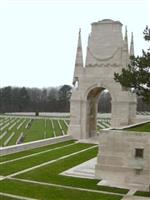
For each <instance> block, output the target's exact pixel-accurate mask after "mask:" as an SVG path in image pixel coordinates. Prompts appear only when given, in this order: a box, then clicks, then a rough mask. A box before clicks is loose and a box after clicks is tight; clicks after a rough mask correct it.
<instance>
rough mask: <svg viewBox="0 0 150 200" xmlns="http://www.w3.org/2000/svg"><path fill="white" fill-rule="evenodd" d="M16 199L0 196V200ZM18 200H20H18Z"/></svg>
mask: <svg viewBox="0 0 150 200" xmlns="http://www.w3.org/2000/svg"><path fill="white" fill-rule="evenodd" d="M15 199H16V198H12V197H6V196H3V195H0V200H15ZM17 200H18V199H17Z"/></svg>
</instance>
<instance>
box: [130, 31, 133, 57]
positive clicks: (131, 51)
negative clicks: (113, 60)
mask: <svg viewBox="0 0 150 200" xmlns="http://www.w3.org/2000/svg"><path fill="white" fill-rule="evenodd" d="M130 56H134V40H133V32H132V33H131V44H130Z"/></svg>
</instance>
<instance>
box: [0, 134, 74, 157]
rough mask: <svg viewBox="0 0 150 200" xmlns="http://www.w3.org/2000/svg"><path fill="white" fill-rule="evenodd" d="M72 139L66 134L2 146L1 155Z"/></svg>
mask: <svg viewBox="0 0 150 200" xmlns="http://www.w3.org/2000/svg"><path fill="white" fill-rule="evenodd" d="M71 139H72V137H71V136H70V135H66V136H59V137H55V138H48V139H44V140H38V141H34V142H29V143H24V144H18V145H13V146H9V147H1V148H0V155H7V154H12V153H17V152H20V151H25V150H29V149H34V148H37V147H42V146H46V145H50V144H55V143H58V142H64V141H67V140H71Z"/></svg>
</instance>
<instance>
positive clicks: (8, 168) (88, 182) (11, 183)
mask: <svg viewBox="0 0 150 200" xmlns="http://www.w3.org/2000/svg"><path fill="white" fill-rule="evenodd" d="M69 142H70V143H73V142H74V141H68V142H64V143H59V144H57V145H60V146H61V145H62V144H63V145H65V143H66V144H67V143H69ZM55 145H56V144H55ZM55 145H49V148H50V149H52V148H54V146H55ZM88 147H93V148H92V149H87V148H88ZM45 148H48V146H47V147H45ZM82 149H84V150H86V151H85V152H80V153H78V151H80V150H82ZM40 150H45V149H44V147H41V148H38V149H34V150H33V151H37V152H39V151H40ZM29 152H31V150H29V151H25V152H20V153H17V154H13V155H8V156H4V158H5V159H7V160H8V159H12V158H14V157H16V156H17V157H20V156H24V155H29ZM74 152H77V154H76V155H71V156H70V157H67V158H63V159H61V160H58V161H56V162H55V163H51V164H48V165H45V166H42V167H40V168H37V169H34V170H32V171H29V172H26V173H23V174H20V175H18V176H16V178H21V179H26V180H31V181H32V180H35V181H38V182H39V181H41V182H43V183H51V184H56V185H62V186H63V188H61V187H56V186H48V185H39V184H37V183H36V184H34V183H29V182H21V180H14V179H9V178H8V179H5V180H2V181H0V184H1V186H0V192H6V193H9V194H14V195H20V196H25V197H30V198H37V199H41V200H46V199H48V200H70V199H71V200H75V199H78V200H91V199H94V200H95V199H96V200H120V199H121V198H122V196H121V195H120V196H117V195H115V193H120V194H125V193H127V192H128V190H126V189H119V188H111V187H105V186H98V185H97V183H98V182H99V180H94V179H83V178H73V177H69V176H68V177H67V176H62V175H60V173H61V172H63V171H65V170H67V169H69V168H71V167H73V166H76V165H78V164H80V163H83V162H85V161H87V160H89V159H91V158H94V157H96V156H97V152H98V147H94V146H93V145H91V144H82V143H77V144H73V145H72V146H70V147H69V146H68V147H67V146H66V147H64V146H62V149H60V150H52V151H50V152H45V153H43V154H40V155H37V156H32V157H30V158H28V159H22V160H18V161H15V162H12V163H8V164H3V165H2V166H3V167H2V169H1V173H2V174H3V175H6V174H10V173H12V172H17V171H20V170H22V169H26V168H28V167H32V166H35V165H38V164H40V163H43V162H46V161H49V160H53V159H57V158H61V157H62V156H64V155H70V154H71V153H74ZM13 156H14V157H13ZM64 186H66V187H67V186H72V187H73V188H72V189H68V188H64ZM76 188H82V189H91V190H95V192H88V191H79V190H76ZM37 191H38V192H37ZM97 191H106V192H113V193H114V195H112V194H102V193H98V192H97ZM4 198H5V197H4ZM7 199H9V198H7V197H6V200H7ZM10 199H13V198H10Z"/></svg>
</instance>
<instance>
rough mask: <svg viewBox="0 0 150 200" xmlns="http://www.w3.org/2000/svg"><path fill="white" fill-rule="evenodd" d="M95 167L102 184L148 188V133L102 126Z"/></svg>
mask: <svg viewBox="0 0 150 200" xmlns="http://www.w3.org/2000/svg"><path fill="white" fill-rule="evenodd" d="M95 169H96V170H95V176H96V178H98V179H102V180H103V182H105V183H106V185H111V186H121V187H126V188H137V189H140V190H149V185H150V134H149V133H147V132H134V131H126V130H122V131H118V130H102V131H101V134H100V137H99V153H98V158H97V164H96V168H95Z"/></svg>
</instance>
